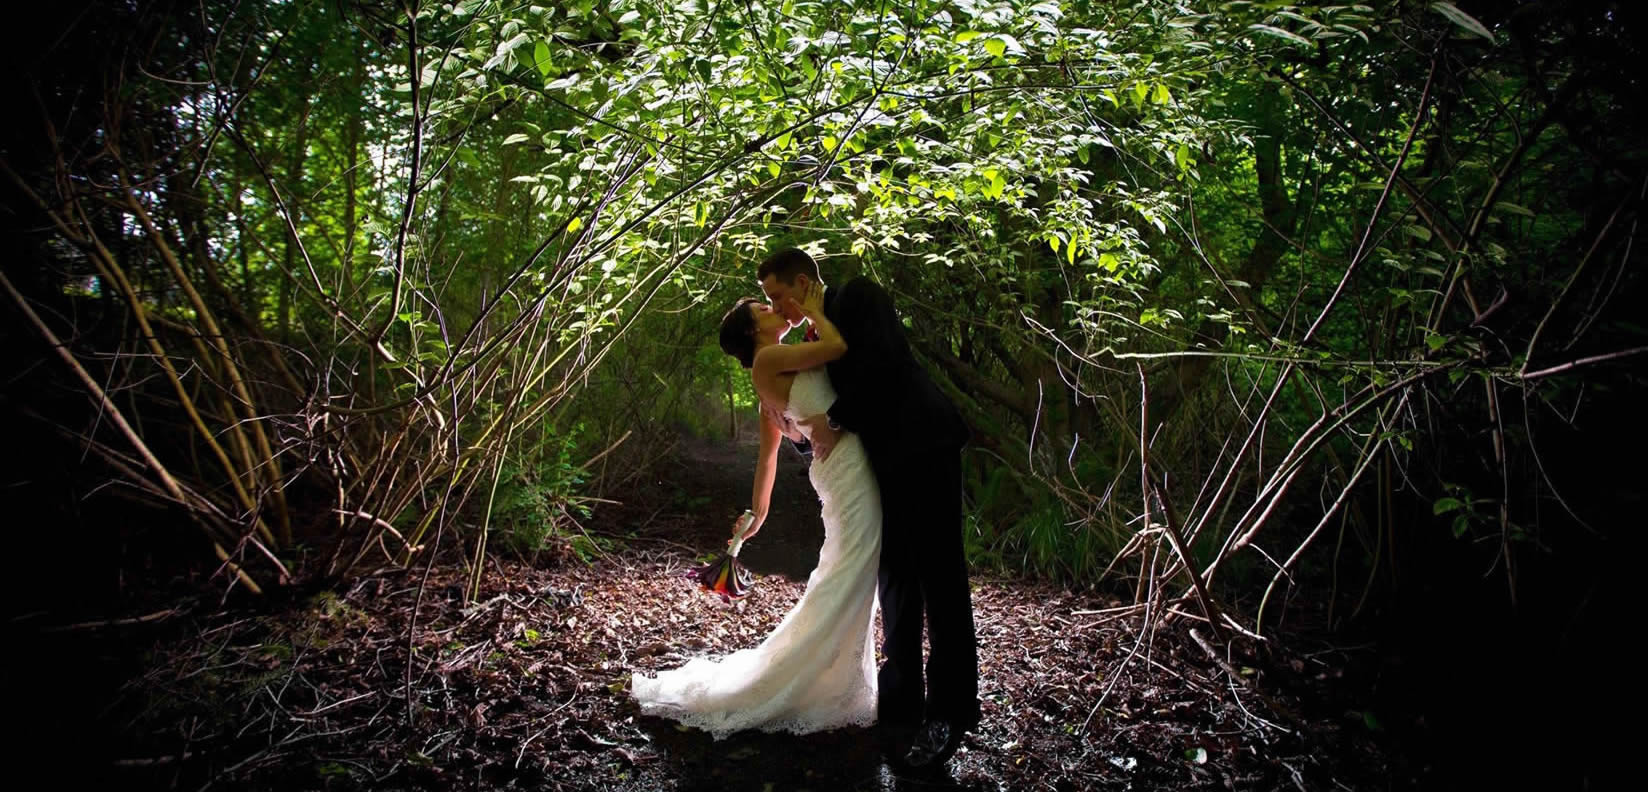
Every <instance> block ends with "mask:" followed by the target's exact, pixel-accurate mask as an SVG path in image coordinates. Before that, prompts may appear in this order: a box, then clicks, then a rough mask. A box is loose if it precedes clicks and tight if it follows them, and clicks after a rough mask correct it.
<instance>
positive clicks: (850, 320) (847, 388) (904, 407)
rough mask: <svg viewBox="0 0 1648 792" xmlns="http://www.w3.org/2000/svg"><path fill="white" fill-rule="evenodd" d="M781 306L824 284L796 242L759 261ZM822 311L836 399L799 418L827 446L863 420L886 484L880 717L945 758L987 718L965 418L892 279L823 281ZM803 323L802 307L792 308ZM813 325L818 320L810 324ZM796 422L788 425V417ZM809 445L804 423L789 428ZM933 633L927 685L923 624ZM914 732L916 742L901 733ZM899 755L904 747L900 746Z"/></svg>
mask: <svg viewBox="0 0 1648 792" xmlns="http://www.w3.org/2000/svg"><path fill="white" fill-rule="evenodd" d="M756 274H757V277H759V278H760V280H761V290H762V291H764V292H766V294H767V298H768V300H770V301H771V302H772V304H773V306H774V307H775V308H778V309H780V310H789V309H788V308H787V306H789V305H790V303H788V302H787V301H786V300H785V298H786V297H793V298H794V299H795V300H796V301H798V302H799V301H800V300H801V299H803V297H804V296H805V295H806V294H807V289H808V287H809V286H811V285H812V284H815V283H816V284H818V285H820V286H823V285H824V281H823V280H822V279H821V278H819V276H818V264H817V263H816V262H814V261H813V259H812V257H811V256H808V255H807V254H806V253H805V252H804V251H801V250H799V249H797V248H788V249H786V250H780V251H779V252H777V253H775V254H773V255H772V256H771V257H770V258H768V259H767V260H766V261H764V262H762V263H761V266H760V268H758V269H757V270H756ZM824 315H825V316H828V317H829V318H830V321H831V322H834V323H835V325H836V327H837V328H839V329H840V331H841V335H842V337H843V338H845V339H846V341H847V354H846V355H845V356H843V357H842V358H841V359H839V360H837V361H835V362H833V363H830V364H829V374H830V382H831V384H832V385H834V387H835V391H836V400H835V404H834V405H832V406H831V407H830V409H829V410H828V412H827V413H825V414H824V415H817V416H812V417H810V418H807V419H805V420H803V421H802V423H804V424H806V425H807V426H808V428H809V429H810V430H811V433H812V452H813V455H814V456H815V457H817V458H818V459H819V460H821V461H822V460H823V459H825V458H826V457H828V456H829V455H830V451H831V449H832V448H834V446H835V443H836V440H837V438H838V437H839V436H840V433H841V432H855V433H857V434H858V436H859V438H860V441H861V442H862V443H863V444H864V448H865V450H866V452H867V453H868V455H869V458H870V464H871V466H872V467H874V469H875V475H876V481H877V483H878V484H879V485H880V488H881V506H882V532H881V535H882V538H881V569H880V579H879V583H880V587H879V593H880V598H881V620H882V627H883V629H884V631H885V643H884V644H883V645H882V654H883V655H885V656H886V658H887V661H886V663H885V664H883V665H882V667H881V673H880V676H879V680H878V682H879V684H878V687H879V689H880V693H879V695H880V699H879V701H878V702H877V719H878V721H879V722H880V724H881V725H882V726H883V727H885V728H886V729H887V732H888V733H889V734H892V735H897V736H896V738H895V741H896V750H903V751H904V752H903V754H902V759H903V761H904V763H905V764H906V765H908V766H909V767H911V768H914V769H930V768H937V767H941V766H942V765H943V764H944V763H945V762H946V761H948V760H949V758H950V756H951V755H952V754H953V753H955V750H956V748H957V747H958V746H959V745H960V744H961V737H962V734H963V733H965V732H967V731H970V730H972V729H973V728H974V727H976V726H977V725H978V722H979V700H978V645H977V637H976V636H975V634H974V630H973V601H972V593H971V591H970V590H969V589H968V586H967V561H966V558H965V557H964V556H963V552H962V514H961V447H962V445H964V444H965V443H966V442H967V426H966V424H965V423H964V422H963V421H962V419H961V414H960V413H959V412H958V411H957V410H956V407H955V405H954V404H951V403H950V400H949V399H948V398H946V397H945V396H944V394H943V393H941V392H940V391H939V390H938V388H937V386H935V385H934V384H933V382H932V380H930V379H928V377H927V373H926V372H925V371H923V370H922V368H921V366H920V365H918V364H917V363H916V360H915V357H914V356H913V355H912V354H911V353H910V344H909V342H908V341H907V340H906V339H905V337H904V327H903V325H902V324H901V323H900V322H899V318H898V315H897V314H895V313H894V312H893V303H892V299H891V298H889V297H888V295H887V292H886V290H885V289H883V288H881V286H880V285H878V284H877V283H876V282H875V281H872V280H870V279H869V278H863V277H860V278H854V279H853V280H851V281H848V282H847V283H846V284H845V285H843V286H841V287H839V288H826V289H825V291H824ZM785 318H787V319H788V320H789V321H790V326H791V327H794V326H796V325H798V324H801V323H802V322H803V317H802V316H801V314H800V312H799V311H793V315H791V314H790V313H786V314H785ZM810 332H811V329H810V328H809V333H810ZM787 429H789V428H788V427H787ZM785 434H786V435H788V436H790V439H791V440H792V441H799V442H798V443H797V445H798V446H800V445H804V444H805V442H806V441H805V440H803V439H801V437H802V436H801V435H800V433H799V432H795V431H793V430H791V431H786V432H785ZM924 614H925V617H926V623H927V632H928V638H929V643H930V647H929V649H930V651H929V659H928V661H927V667H926V675H925V676H926V684H925V685H923V679H922V677H923V673H922V672H923V669H922V665H921V628H922V619H923V615H924ZM912 734H913V738H912V740H911V743H910V745H909V747H908V749H907V750H905V749H904V745H903V740H904V739H905V738H906V737H907V736H910V735H912ZM894 756H899V754H898V753H897V752H895V753H894Z"/></svg>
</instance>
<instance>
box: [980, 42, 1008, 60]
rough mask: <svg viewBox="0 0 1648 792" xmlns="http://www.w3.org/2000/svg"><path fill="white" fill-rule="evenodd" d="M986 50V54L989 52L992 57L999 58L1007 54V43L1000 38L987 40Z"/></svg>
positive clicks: (985, 43)
mask: <svg viewBox="0 0 1648 792" xmlns="http://www.w3.org/2000/svg"><path fill="white" fill-rule="evenodd" d="M984 49H985V51H986V52H989V53H990V54H991V55H994V56H996V57H998V58H999V57H1001V56H1002V55H1005V54H1007V42H1005V41H1002V40H1001V39H999V38H987V39H985V40H984Z"/></svg>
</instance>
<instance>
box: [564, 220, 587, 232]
mask: <svg viewBox="0 0 1648 792" xmlns="http://www.w3.org/2000/svg"><path fill="white" fill-rule="evenodd" d="M583 227H584V218H582V217H574V218H572V221H571V222H569V223H567V230H566V232H567V233H568V234H576V233H578V229H580V228H583Z"/></svg>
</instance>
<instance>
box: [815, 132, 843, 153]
mask: <svg viewBox="0 0 1648 792" xmlns="http://www.w3.org/2000/svg"><path fill="white" fill-rule="evenodd" d="M838 142H840V141H838V140H836V139H835V136H834V135H825V136H824V139H823V140H820V141H819V143H822V144H823V145H824V150H825V151H835V145H836V143H838Z"/></svg>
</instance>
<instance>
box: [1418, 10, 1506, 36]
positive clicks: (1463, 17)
mask: <svg viewBox="0 0 1648 792" xmlns="http://www.w3.org/2000/svg"><path fill="white" fill-rule="evenodd" d="M1431 10H1432V11H1435V12H1437V13H1439V14H1441V15H1442V16H1445V17H1447V18H1448V19H1449V21H1451V22H1453V23H1454V24H1455V25H1458V26H1460V27H1461V28H1464V29H1465V31H1466V32H1467V33H1471V34H1473V35H1477V36H1481V37H1482V38H1485V39H1487V40H1489V41H1493V40H1494V35H1493V33H1492V32H1491V31H1489V30H1488V28H1487V27H1486V26H1485V25H1483V24H1482V23H1481V22H1478V21H1476V17H1473V16H1471V15H1470V14H1467V13H1465V12H1464V11H1461V10H1459V6H1456V5H1454V4H1453V3H1431Z"/></svg>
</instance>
